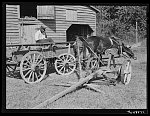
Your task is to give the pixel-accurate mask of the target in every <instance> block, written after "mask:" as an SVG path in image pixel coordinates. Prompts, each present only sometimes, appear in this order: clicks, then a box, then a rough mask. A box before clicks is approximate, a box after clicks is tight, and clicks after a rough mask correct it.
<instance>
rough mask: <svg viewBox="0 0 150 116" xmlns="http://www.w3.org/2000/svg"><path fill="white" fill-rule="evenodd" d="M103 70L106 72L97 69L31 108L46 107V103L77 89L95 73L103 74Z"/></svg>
mask: <svg viewBox="0 0 150 116" xmlns="http://www.w3.org/2000/svg"><path fill="white" fill-rule="evenodd" d="M103 72H104V71H102V70H97V71H96V72H95V73H92V74H90V75H89V76H87V77H86V78H81V79H80V81H79V82H77V83H76V84H74V85H72V86H71V87H69V88H67V89H66V90H64V91H62V92H60V93H58V94H57V95H55V96H53V97H52V98H50V99H48V100H46V101H44V102H43V103H41V104H39V105H37V106H35V107H33V108H31V109H40V108H43V107H45V106H46V105H48V104H50V103H52V102H54V101H56V100H57V99H59V98H61V97H62V96H64V95H66V94H68V93H70V92H72V91H74V90H76V89H77V88H78V87H80V86H82V85H83V84H85V83H87V82H88V81H89V80H91V79H92V78H93V77H94V75H95V74H96V73H101V74H102V73H103Z"/></svg>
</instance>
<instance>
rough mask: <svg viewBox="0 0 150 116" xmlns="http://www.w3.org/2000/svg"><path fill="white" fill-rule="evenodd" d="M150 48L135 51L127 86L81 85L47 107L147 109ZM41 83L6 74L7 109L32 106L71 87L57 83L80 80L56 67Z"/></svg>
mask: <svg viewBox="0 0 150 116" xmlns="http://www.w3.org/2000/svg"><path fill="white" fill-rule="evenodd" d="M146 51H147V49H146V48H143V47H142V48H137V49H135V50H134V53H135V55H136V56H137V60H136V61H134V60H132V78H131V81H130V83H129V84H128V85H123V84H121V83H119V84H117V85H116V86H113V85H110V86H107V85H99V89H100V90H102V91H103V92H104V93H105V94H103V93H98V92H95V91H92V90H90V89H87V88H79V89H77V90H76V91H73V92H71V93H69V94H67V95H65V96H63V97H62V98H60V99H58V100H57V101H55V102H53V103H51V104H47V106H45V107H44V108H46V109H146V108H147V52H146ZM48 70H49V71H51V73H50V74H49V76H47V77H45V78H44V79H43V80H42V81H41V82H40V83H37V84H32V85H31V84H27V83H25V82H24V81H23V79H21V77H20V75H19V74H18V73H16V75H14V76H10V77H9V76H7V77H6V109H30V108H32V107H35V106H36V105H38V104H40V103H42V102H44V101H45V100H47V99H49V98H51V97H52V96H54V95H56V94H58V93H59V92H61V91H63V90H65V89H66V88H68V87H63V86H54V83H62V82H63V83H65V82H68V81H77V76H76V74H75V73H73V74H71V75H69V76H61V75H58V74H56V73H55V71H54V68H50V69H48Z"/></svg>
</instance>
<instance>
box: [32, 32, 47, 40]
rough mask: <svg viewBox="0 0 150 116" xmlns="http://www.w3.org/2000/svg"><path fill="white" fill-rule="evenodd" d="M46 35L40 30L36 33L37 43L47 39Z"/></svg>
mask: <svg viewBox="0 0 150 116" xmlns="http://www.w3.org/2000/svg"><path fill="white" fill-rule="evenodd" d="M45 38H46V37H45V35H44V34H42V33H41V31H40V30H38V31H37V32H36V33H35V41H37V40H41V39H45Z"/></svg>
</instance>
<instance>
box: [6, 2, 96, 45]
mask: <svg viewBox="0 0 150 116" xmlns="http://www.w3.org/2000/svg"><path fill="white" fill-rule="evenodd" d="M98 12H99V10H98V9H96V8H95V7H94V6H90V5H86V6H85V5H51V4H38V3H37V4H35V3H23V4H17V5H14V4H6V44H7V45H8V44H29V43H35V40H34V35H35V32H36V31H37V29H38V28H39V27H40V26H41V25H42V26H44V27H46V33H47V36H48V37H51V38H52V39H53V40H54V41H55V42H67V41H73V36H74V35H82V36H88V35H89V36H90V35H96V13H98Z"/></svg>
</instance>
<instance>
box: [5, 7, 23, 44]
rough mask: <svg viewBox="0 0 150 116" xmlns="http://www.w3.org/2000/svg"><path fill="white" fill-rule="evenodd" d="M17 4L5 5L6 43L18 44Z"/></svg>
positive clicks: (18, 15) (18, 14)
mask: <svg viewBox="0 0 150 116" xmlns="http://www.w3.org/2000/svg"><path fill="white" fill-rule="evenodd" d="M19 17H20V13H19V5H6V44H19V43H20V39H19V23H18V18H19Z"/></svg>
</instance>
